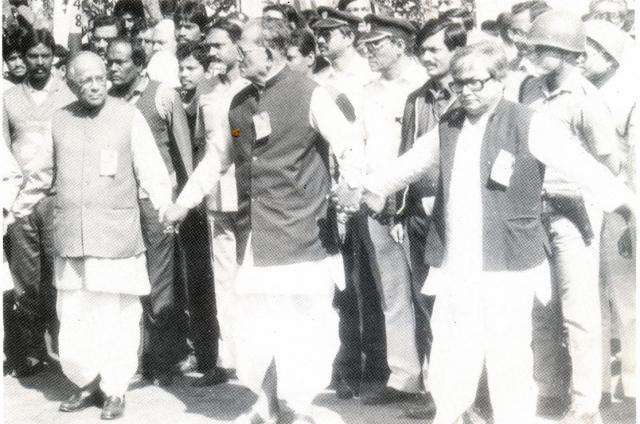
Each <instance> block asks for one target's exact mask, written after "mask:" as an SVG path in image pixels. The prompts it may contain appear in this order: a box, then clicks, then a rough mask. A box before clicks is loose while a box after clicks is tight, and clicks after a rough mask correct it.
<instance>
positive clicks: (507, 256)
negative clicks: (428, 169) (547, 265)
mask: <svg viewBox="0 0 640 424" xmlns="http://www.w3.org/2000/svg"><path fill="white" fill-rule="evenodd" d="M532 113H533V112H532V111H531V110H530V109H528V108H527V107H526V106H523V105H520V104H517V103H512V102H509V101H506V100H502V101H501V102H500V103H499V104H498V106H497V108H496V109H495V111H494V113H493V115H492V116H491V117H490V118H489V121H488V122H487V127H486V130H485V134H484V139H483V140H482V149H481V161H480V163H479V164H478V165H479V166H480V169H481V184H482V210H483V217H482V219H483V224H482V226H483V231H482V234H483V236H482V245H483V248H482V250H483V270H484V271H520V270H526V269H530V268H533V267H534V266H536V265H539V264H540V263H542V262H543V261H544V260H545V258H546V253H545V244H546V238H545V235H544V230H543V227H542V223H541V220H540V213H541V199H540V193H541V189H542V182H543V180H544V165H543V164H541V163H540V162H539V161H538V160H537V159H536V158H535V157H533V156H532V155H531V153H530V152H529V148H528V136H529V124H530V122H531V115H532ZM464 120H465V114H464V110H462V109H460V108H455V109H451V110H449V111H448V112H447V113H446V114H445V115H444V116H443V117H442V120H441V121H440V127H439V131H440V178H439V183H438V192H437V195H436V203H435V207H434V212H433V216H432V221H431V223H430V226H429V231H428V233H427V246H426V251H425V260H426V263H428V264H429V265H431V266H435V267H439V266H440V265H441V264H442V261H443V259H444V256H445V252H446V246H447V241H446V224H447V223H446V205H447V201H448V199H449V184H450V181H451V171H452V167H453V161H454V156H455V151H456V145H457V141H458V135H459V133H460V129H461V128H462V124H463V123H464ZM500 150H505V151H507V152H509V153H511V154H512V155H513V156H514V158H515V163H514V166H513V174H512V175H511V180H510V184H509V187H506V188H505V187H503V186H501V185H498V184H496V183H494V182H493V181H492V180H491V179H490V174H491V168H492V166H493V164H494V162H495V160H496V157H497V156H498V153H499V152H500Z"/></svg>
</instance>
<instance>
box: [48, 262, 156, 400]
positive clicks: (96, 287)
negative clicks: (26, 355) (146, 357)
mask: <svg viewBox="0 0 640 424" xmlns="http://www.w3.org/2000/svg"><path fill="white" fill-rule="evenodd" d="M55 282H56V287H57V288H58V298H57V305H56V309H57V313H58V319H59V320H60V335H59V339H58V343H59V355H60V365H61V366H62V371H63V372H64V374H65V376H67V378H69V380H71V382H73V383H74V384H76V385H77V386H78V387H84V386H86V385H87V384H89V383H91V382H92V381H93V380H94V379H95V378H96V377H98V376H100V388H101V389H102V391H104V392H105V394H106V395H107V396H122V395H123V394H124V393H125V392H126V391H127V387H128V386H129V380H130V379H131V378H132V377H133V375H134V374H135V372H136V369H137V367H138V354H137V351H138V346H139V345H140V319H141V316H142V307H141V304H140V298H139V296H140V295H143V294H146V293H148V290H149V279H148V276H147V273H146V261H145V256H144V254H142V255H139V256H136V257H134V258H126V259H102V258H84V259H82V258H81V259H65V258H60V257H56V258H55ZM119 290H120V291H123V290H126V292H124V293H122V292H118V291H119ZM145 291H146V293H145Z"/></svg>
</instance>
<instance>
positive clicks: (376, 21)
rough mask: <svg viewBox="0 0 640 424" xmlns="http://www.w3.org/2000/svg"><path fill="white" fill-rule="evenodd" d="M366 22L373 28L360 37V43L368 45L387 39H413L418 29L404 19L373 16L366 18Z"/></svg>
mask: <svg viewBox="0 0 640 424" xmlns="http://www.w3.org/2000/svg"><path fill="white" fill-rule="evenodd" d="M364 21H365V22H366V23H368V24H369V25H370V26H371V30H370V31H369V32H367V33H365V34H363V35H362V37H360V42H365V43H368V42H370V41H378V40H381V39H383V38H385V37H402V38H405V39H413V37H415V34H416V28H415V27H414V26H413V25H412V24H411V23H410V22H408V21H405V20H402V19H398V18H392V17H389V16H379V15H373V14H371V15H367V16H365V17H364Z"/></svg>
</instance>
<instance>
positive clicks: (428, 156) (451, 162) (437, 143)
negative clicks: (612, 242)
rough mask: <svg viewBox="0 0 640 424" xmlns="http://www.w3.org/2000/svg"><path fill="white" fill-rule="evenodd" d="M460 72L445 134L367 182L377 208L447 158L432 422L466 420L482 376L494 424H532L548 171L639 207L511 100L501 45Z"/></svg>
mask: <svg viewBox="0 0 640 424" xmlns="http://www.w3.org/2000/svg"><path fill="white" fill-rule="evenodd" d="M451 69H452V74H453V82H452V84H451V89H452V91H453V92H454V93H457V94H458V98H459V100H460V103H461V106H462V107H461V108H454V109H452V110H450V111H449V112H447V114H445V115H444V116H443V118H442V120H441V121H440V125H439V128H438V130H437V131H434V132H430V133H427V134H426V135H425V136H423V138H421V139H419V140H418V141H417V142H416V144H415V145H414V147H413V148H412V149H411V150H409V151H408V152H407V153H405V154H404V155H403V156H401V157H400V158H398V159H397V160H396V161H394V162H392V163H391V164H390V166H389V167H388V168H387V169H386V170H380V171H378V172H376V173H374V174H372V175H370V176H368V177H367V179H366V180H365V187H366V188H367V190H368V195H366V196H367V197H365V199H366V200H367V203H368V204H369V205H370V207H372V208H373V209H376V210H380V209H381V205H382V204H383V202H382V199H384V196H387V195H389V194H390V193H393V192H395V191H397V190H399V189H401V188H402V187H404V186H405V185H406V184H407V183H411V182H413V181H416V180H417V179H418V178H420V177H421V176H422V175H424V174H425V173H426V171H427V170H428V169H429V167H430V166H433V165H434V163H438V160H439V165H440V175H439V188H438V194H437V196H436V203H435V207H434V214H433V221H432V223H431V225H430V227H429V232H428V234H427V246H426V251H425V255H426V258H425V259H426V262H427V263H428V264H429V265H430V266H431V272H430V275H429V278H430V283H429V284H430V286H431V289H435V290H436V292H437V296H438V300H437V301H436V304H435V308H434V312H433V317H432V319H431V325H432V330H433V337H434V341H433V348H432V353H431V363H430V364H429V374H428V386H429V388H430V390H431V393H432V394H433V397H434V400H435V403H436V408H437V412H436V416H435V420H434V424H451V423H454V422H456V423H457V422H459V421H458V420H459V419H461V415H462V414H463V413H464V412H465V410H466V409H467V408H469V407H470V406H471V404H472V403H473V402H474V399H475V396H476V392H477V386H478V380H479V379H480V375H481V373H482V369H483V367H486V370H487V376H488V385H489V393H490V397H491V403H492V407H493V419H494V423H496V424H512V423H532V422H533V420H534V415H535V400H536V397H535V395H536V393H535V384H534V381H533V354H532V351H531V335H532V321H531V311H532V307H533V299H534V292H535V288H536V284H539V283H540V282H542V281H544V282H546V286H547V287H548V288H549V287H550V274H549V267H548V263H547V259H546V254H545V248H544V237H543V236H544V233H543V228H542V224H541V222H540V209H541V200H540V190H541V187H542V183H543V179H544V171H545V165H546V166H548V167H553V168H554V169H556V170H557V171H560V172H562V173H563V174H565V175H566V177H567V178H570V179H571V180H573V181H575V182H577V183H579V184H581V185H582V186H583V187H584V188H585V189H587V190H589V191H590V192H592V193H593V195H594V198H596V199H598V200H599V201H600V203H601V204H602V206H603V208H605V209H607V210H614V209H616V210H617V211H618V212H620V213H624V214H625V215H626V218H627V219H630V217H631V212H630V208H629V207H627V206H624V205H627V204H629V203H631V202H633V203H635V199H633V196H632V195H631V193H630V191H629V190H627V189H626V188H625V187H624V185H623V184H621V183H619V182H618V181H617V180H616V178H615V177H614V176H613V175H612V174H611V173H610V172H609V171H608V170H607V169H606V168H605V167H603V166H602V165H600V164H598V163H597V162H596V161H595V160H594V159H593V158H592V157H590V156H589V154H588V153H586V152H585V151H584V149H582V148H581V147H580V146H578V145H577V144H576V143H574V142H573V140H572V135H571V134H570V133H569V132H568V131H566V130H564V129H563V127H562V125H560V124H559V123H556V122H554V120H553V117H544V116H541V115H535V114H533V112H532V111H531V110H529V109H527V108H526V107H523V106H521V105H518V104H515V103H511V102H508V101H505V100H504V99H502V95H503V89H504V83H503V81H504V77H505V74H506V70H507V61H506V57H505V55H504V52H503V51H502V50H501V48H500V47H498V46H497V45H494V44H493V43H490V42H484V43H480V44H477V45H472V46H468V47H463V48H461V49H460V50H459V51H458V52H456V55H455V56H454V58H453V59H452V64H451ZM438 153H439V154H438ZM438 158H439V159H438ZM548 296H549V294H548V293H547V295H546V296H542V294H539V297H541V298H543V300H545V298H546V299H547V300H548Z"/></svg>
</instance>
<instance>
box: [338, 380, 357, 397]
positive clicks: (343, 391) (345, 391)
mask: <svg viewBox="0 0 640 424" xmlns="http://www.w3.org/2000/svg"><path fill="white" fill-rule="evenodd" d="M334 388H335V390H336V396H337V398H338V399H351V398H354V397H358V396H360V388H359V387H358V385H357V384H349V383H347V382H346V381H345V380H343V379H340V380H338V381H337V382H336V383H335V384H334Z"/></svg>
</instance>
